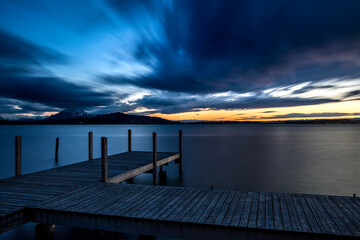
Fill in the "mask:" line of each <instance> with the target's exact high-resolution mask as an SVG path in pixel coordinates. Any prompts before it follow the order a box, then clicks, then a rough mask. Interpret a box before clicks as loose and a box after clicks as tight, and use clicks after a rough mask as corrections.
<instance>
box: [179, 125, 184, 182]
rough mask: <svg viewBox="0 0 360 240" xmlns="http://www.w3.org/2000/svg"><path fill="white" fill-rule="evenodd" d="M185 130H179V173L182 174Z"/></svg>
mask: <svg viewBox="0 0 360 240" xmlns="http://www.w3.org/2000/svg"><path fill="white" fill-rule="evenodd" d="M182 135H183V132H182V130H179V155H180V157H179V174H180V175H181V174H182V167H183V166H182V165H183V164H182V160H183V153H182V152H183V138H182Z"/></svg>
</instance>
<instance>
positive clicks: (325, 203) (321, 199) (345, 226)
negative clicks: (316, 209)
mask: <svg viewBox="0 0 360 240" xmlns="http://www.w3.org/2000/svg"><path fill="white" fill-rule="evenodd" d="M316 198H318V199H319V202H320V203H321V204H322V205H323V206H324V208H325V209H326V211H327V212H328V213H329V215H330V216H331V218H332V219H334V221H335V222H336V225H337V226H338V228H339V229H340V230H341V232H342V234H343V235H346V236H351V235H352V234H351V231H350V230H349V228H348V224H347V223H346V222H344V221H343V219H342V218H341V217H340V216H339V215H338V214H337V213H336V212H337V210H336V209H335V210H334V209H333V207H332V206H331V205H330V204H329V203H328V201H327V200H326V199H325V198H324V197H323V196H316Z"/></svg>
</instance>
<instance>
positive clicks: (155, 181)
mask: <svg viewBox="0 0 360 240" xmlns="http://www.w3.org/2000/svg"><path fill="white" fill-rule="evenodd" d="M156 140H157V139H156V132H153V164H154V169H153V184H154V185H157V150H156V149H157V142H156Z"/></svg>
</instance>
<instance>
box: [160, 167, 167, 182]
mask: <svg viewBox="0 0 360 240" xmlns="http://www.w3.org/2000/svg"><path fill="white" fill-rule="evenodd" d="M159 182H160V185H166V171H164V170H163V166H160V171H159Z"/></svg>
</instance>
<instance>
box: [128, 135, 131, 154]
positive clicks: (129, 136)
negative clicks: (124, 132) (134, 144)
mask: <svg viewBox="0 0 360 240" xmlns="http://www.w3.org/2000/svg"><path fill="white" fill-rule="evenodd" d="M128 151H129V152H131V129H129V130H128Z"/></svg>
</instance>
